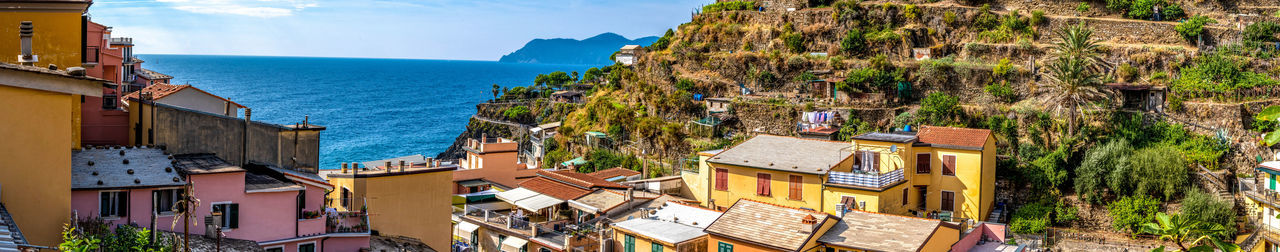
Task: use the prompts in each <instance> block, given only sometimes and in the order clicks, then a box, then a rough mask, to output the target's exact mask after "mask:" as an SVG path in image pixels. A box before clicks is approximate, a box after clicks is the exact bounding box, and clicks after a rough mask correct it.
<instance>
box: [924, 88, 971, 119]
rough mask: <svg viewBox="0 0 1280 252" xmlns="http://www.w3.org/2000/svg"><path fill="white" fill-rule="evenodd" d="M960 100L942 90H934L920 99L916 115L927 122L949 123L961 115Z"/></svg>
mask: <svg viewBox="0 0 1280 252" xmlns="http://www.w3.org/2000/svg"><path fill="white" fill-rule="evenodd" d="M960 112H961V111H960V100H959V99H957V98H956V97H955V96H951V95H948V94H945V93H942V92H933V93H929V95H927V96H925V97H924V99H923V100H921V101H920V110H918V111H916V116H918V117H920V119H922V120H923V121H924V123H925V124H930V125H949V124H951V123H952V122H953V121H954V119H955V118H957V117H958V116H959V115H960Z"/></svg>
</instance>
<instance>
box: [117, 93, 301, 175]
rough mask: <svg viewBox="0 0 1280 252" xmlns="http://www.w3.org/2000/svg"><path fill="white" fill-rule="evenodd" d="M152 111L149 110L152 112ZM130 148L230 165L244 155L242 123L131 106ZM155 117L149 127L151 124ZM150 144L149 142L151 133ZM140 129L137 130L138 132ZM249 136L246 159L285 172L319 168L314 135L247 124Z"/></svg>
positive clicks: (171, 109) (165, 108)
mask: <svg viewBox="0 0 1280 252" xmlns="http://www.w3.org/2000/svg"><path fill="white" fill-rule="evenodd" d="M152 108H154V110H152ZM129 109H130V111H134V112H136V113H131V114H130V122H132V124H135V125H134V128H135V129H131V130H130V135H131V136H134V137H135V138H136V137H138V135H136V134H138V133H139V131H140V132H141V134H140V135H141V136H140V137H141V138H142V139H141V141H137V140H138V139H134V140H133V141H130V142H131V143H133V144H162V145H165V146H166V147H167V150H168V151H170V152H172V153H178V154H183V153H214V154H217V155H218V157H219V158H222V159H224V160H227V162H230V163H232V164H239V163H240V162H241V160H243V158H242V157H241V153H242V150H244V139H245V137H244V135H245V134H244V132H245V130H246V125H245V122H244V119H243V118H235V117H227V116H221V115H215V114H210V113H204V112H199V111H194V110H190V109H184V108H177V107H173V106H170V105H164V104H158V105H155V106H152V105H150V104H143V103H142V102H138V101H133V102H131V103H130V108H129ZM152 113H154V115H155V116H154V118H155V120H154V122H153V120H151V118H152ZM152 123H154V129H155V131H154V134H155V139H154V141H151V140H152V139H150V138H149V137H148V134H149V133H150V131H151V129H153V125H152ZM138 128H140V129H141V130H138ZM247 129H248V132H249V137H248V139H249V143H248V147H249V151H248V155H247V156H248V160H249V161H256V162H265V163H272V164H276V165H279V166H281V167H286V168H315V167H318V165H319V163H320V134H319V132H318V131H314V130H292V129H289V128H285V127H283V126H279V125H274V124H267V123H260V122H252V123H250V124H248V125H247Z"/></svg>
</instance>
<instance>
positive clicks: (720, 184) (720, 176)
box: [716, 169, 729, 191]
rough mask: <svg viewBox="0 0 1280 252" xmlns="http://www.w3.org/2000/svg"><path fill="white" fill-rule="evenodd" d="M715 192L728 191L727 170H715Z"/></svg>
mask: <svg viewBox="0 0 1280 252" xmlns="http://www.w3.org/2000/svg"><path fill="white" fill-rule="evenodd" d="M716 190H720V191H728V190H729V170H728V169H716Z"/></svg>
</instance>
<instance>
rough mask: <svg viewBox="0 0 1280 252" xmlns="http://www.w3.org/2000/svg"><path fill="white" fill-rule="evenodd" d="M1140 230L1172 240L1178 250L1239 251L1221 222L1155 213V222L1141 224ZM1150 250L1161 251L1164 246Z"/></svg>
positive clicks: (1162, 238)
mask: <svg viewBox="0 0 1280 252" xmlns="http://www.w3.org/2000/svg"><path fill="white" fill-rule="evenodd" d="M1141 232H1143V233H1148V234H1153V235H1156V236H1158V237H1159V238H1160V239H1161V240H1168V241H1172V242H1173V243H1174V244H1177V245H1178V249H1180V251H1214V248H1217V249H1218V250H1220V251H1226V252H1235V251H1240V247H1239V246H1237V245H1235V244H1231V242H1229V241H1230V240H1229V238H1230V237H1229V235H1228V234H1229V232H1228V230H1227V229H1226V228H1225V227H1223V226H1222V224H1216V223H1204V222H1200V221H1197V220H1192V219H1189V218H1186V217H1184V216H1182V215H1173V216H1169V215H1168V214H1165V213H1156V220H1155V222H1151V223H1145V224H1143V225H1142V230H1141ZM1187 246H1192V247H1191V248H1187ZM1152 251H1161V252H1163V251H1164V247H1161V248H1157V249H1155V250H1152Z"/></svg>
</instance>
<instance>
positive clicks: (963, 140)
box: [916, 126, 991, 148]
mask: <svg viewBox="0 0 1280 252" xmlns="http://www.w3.org/2000/svg"><path fill="white" fill-rule="evenodd" d="M916 136H917V137H919V138H920V140H919V141H920V142H921V143H927V144H938V145H953V146H963V147H974V148H982V146H984V145H986V143H987V138H988V137H990V136H991V130H986V129H968V128H952V127H938V126H927V127H924V128H921V129H920V134H917V135H916Z"/></svg>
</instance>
